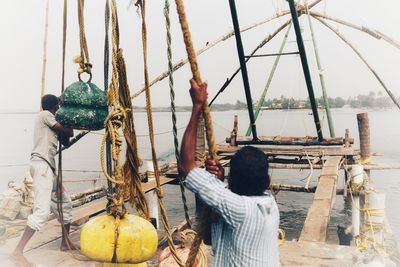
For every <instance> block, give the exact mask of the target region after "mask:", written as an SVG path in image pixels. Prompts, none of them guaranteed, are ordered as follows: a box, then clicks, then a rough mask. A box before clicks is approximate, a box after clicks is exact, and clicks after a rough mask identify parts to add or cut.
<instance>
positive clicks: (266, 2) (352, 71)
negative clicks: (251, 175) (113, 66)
mask: <svg viewBox="0 0 400 267" xmlns="http://www.w3.org/2000/svg"><path fill="white" fill-rule="evenodd" d="M185 2H186V11H187V15H188V19H189V25H190V28H191V32H192V37H193V41H194V46H195V48H196V49H199V48H201V47H203V46H204V45H205V44H206V43H207V42H208V41H212V40H214V39H216V38H218V37H220V36H221V35H223V34H225V33H226V32H227V31H229V30H230V29H232V26H231V25H232V20H231V17H230V12H229V4H228V1H227V0H225V1H215V0H214V1H212V0H203V1H185ZM308 2H311V0H308ZM45 3H46V1H45V0H13V1H4V0H2V8H1V9H0V25H1V26H0V36H1V42H0V58H1V63H0V92H1V98H0V110H2V109H13V110H14V109H29V110H37V109H38V106H39V99H40V83H41V66H42V59H43V36H44V19H45ZM62 4H63V1H62V0H51V1H50V17H49V36H48V38H49V39H48V52H47V55H48V64H47V76H46V93H53V94H59V92H60V79H61V42H62V39H61V37H62V36H61V35H62ZM68 4H69V6H68V11H69V12H68V20H69V24H68V37H67V38H68V40H67V65H66V84H70V83H72V82H75V81H76V80H77V76H76V68H77V66H76V65H75V64H73V63H72V58H73V57H74V56H75V55H77V54H78V53H79V38H78V25H77V7H76V1H69V2H68ZM118 4H119V15H120V30H121V47H122V48H123V49H124V52H125V53H124V54H125V58H126V61H127V68H128V76H129V77H128V78H129V83H130V88H131V91H132V92H136V91H137V90H138V89H139V88H140V87H141V85H142V83H143V80H144V79H143V68H142V65H143V60H142V56H141V55H142V54H141V53H142V49H141V48H142V46H141V40H140V25H141V24H140V23H141V21H140V16H139V15H138V13H137V11H136V7H134V6H131V7H130V8H128V6H129V0H119V1H118ZM163 6H164V1H154V0H153V1H147V22H148V43H149V49H148V53H149V73H150V78H151V79H152V78H154V77H156V76H158V75H159V74H160V73H161V72H162V71H164V70H165V69H166V67H167V59H166V41H165V39H166V38H165V35H166V33H165V22H164V16H163ZM287 8H288V4H287V2H286V1H284V0H251V1H244V0H241V1H237V9H238V13H239V19H240V25H241V27H244V26H247V25H250V24H252V23H254V22H256V21H258V20H261V19H262V18H265V17H267V16H269V15H272V14H273V13H275V12H276V10H277V9H280V10H284V9H287ZM315 10H317V11H320V12H326V13H327V14H329V15H332V16H335V17H339V18H342V19H344V20H348V21H350V22H353V23H355V24H359V25H365V26H368V27H370V28H373V29H377V30H379V31H382V32H384V33H386V34H387V35H389V36H390V37H392V38H393V39H395V40H400V30H399V28H398V27H399V25H400V17H399V16H398V10H400V2H399V1H396V0H387V1H376V0H375V1H372V0H352V1H350V0H330V1H329V0H326V1H323V2H322V3H320V4H319V5H318V6H316V7H315ZM85 11H86V17H85V19H86V24H85V27H86V34H87V39H88V46H89V50H90V56H91V59H92V63H93V65H94V68H93V76H94V77H93V81H94V82H95V83H97V84H98V85H99V86H100V87H103V45H104V41H103V40H104V0H87V1H86V7H85ZM171 18H172V35H173V57H174V61H177V60H179V59H181V58H183V57H185V56H186V55H185V53H186V52H185V50H184V46H183V41H182V37H181V32H180V26H179V24H178V22H177V15H176V10H175V5H174V1H171ZM286 20H287V17H283V18H281V19H277V20H274V21H273V22H271V23H268V24H265V25H262V26H260V27H258V28H256V29H253V30H251V31H248V32H246V33H244V34H243V35H242V38H243V44H244V47H245V53H246V54H247V53H249V52H250V51H251V50H253V49H254V47H255V46H256V45H257V44H258V43H259V42H260V41H261V40H262V39H263V38H264V37H265V36H267V35H268V34H269V33H271V32H273V31H274V30H275V29H276V28H277V27H278V26H279V25H280V24H282V23H284V22H285V21H286ZM300 23H301V25H302V28H303V29H304V31H303V37H304V39H305V40H306V42H305V43H306V47H307V51H308V58H309V62H310V68H311V70H312V71H313V74H312V76H313V82H314V87H315V91H316V95H317V96H319V95H321V93H320V92H321V89H320V85H319V80H318V74H317V72H316V64H315V58H314V54H313V51H312V46H311V45H312V43H311V42H310V41H307V40H311V39H310V33H309V30H308V28H309V26H308V21H307V18H306V16H302V17H301V19H300ZM331 24H332V25H335V27H336V28H338V29H339V30H340V31H341V32H342V33H343V34H344V35H346V37H348V39H350V40H351V41H352V42H353V43H354V44H355V45H356V47H357V48H358V49H359V50H360V51H361V52H362V53H363V54H364V55H365V57H366V58H367V60H369V61H370V63H371V65H372V66H373V67H374V68H375V69H376V71H377V72H378V73H379V74H380V75H381V76H382V78H383V80H384V81H385V83H386V84H387V86H388V87H389V88H390V89H391V90H392V91H393V93H394V94H396V95H397V96H398V95H400V79H399V76H398V72H399V67H400V51H399V50H398V49H396V48H394V47H392V46H391V45H389V44H387V43H385V42H384V41H383V40H376V39H374V38H371V37H369V36H367V35H366V34H364V33H360V32H358V31H355V30H352V29H348V28H345V27H344V26H339V25H337V24H334V23H331ZM313 25H314V29H315V32H316V37H317V42H318V45H319V50H320V55H321V61H322V64H323V66H324V69H325V78H326V82H327V90H328V94H329V95H330V96H333V97H335V96H343V97H348V96H354V95H357V94H364V93H368V92H369V91H371V90H373V91H376V92H378V91H382V92H383V89H382V88H381V87H380V85H379V83H378V82H377V81H376V79H375V78H374V77H373V76H372V75H371V73H370V72H369V70H368V69H367V68H366V67H365V65H363V63H362V62H361V61H360V60H359V59H358V57H357V56H356V55H355V54H354V53H353V52H352V51H351V50H350V49H349V48H348V47H347V46H346V45H345V44H344V43H343V42H342V41H341V40H339V39H338V38H337V37H336V36H335V35H334V34H333V33H331V32H330V31H329V30H327V29H326V28H324V26H322V25H321V24H320V23H319V22H317V21H315V20H313ZM283 35H284V31H282V32H281V33H280V34H279V35H278V36H276V38H275V39H273V40H272V41H271V42H270V43H269V44H267V45H265V46H264V48H263V49H261V50H260V51H259V54H264V53H276V52H277V50H278V47H279V45H280V43H281V40H282V38H283ZM294 41H295V35H294V32H293V30H292V32H291V34H290V36H289V43H288V44H287V46H286V49H285V51H287V52H289V51H295V50H296V49H297V46H296V43H295V42H294ZM273 61H274V58H272V57H268V58H254V59H252V60H250V61H249V64H248V71H249V77H250V86H251V89H252V96H253V99H258V98H259V96H260V94H261V92H262V89H263V88H264V85H265V82H266V80H267V76H268V73H269V71H270V69H271V66H272V63H273ZM199 64H200V71H201V73H202V77H203V79H204V80H207V81H208V84H209V95H210V96H211V97H212V96H213V95H214V94H215V93H216V92H217V91H218V89H219V88H220V86H221V85H222V84H223V83H224V81H225V80H226V78H228V77H229V76H230V75H231V74H232V73H233V72H234V71H235V69H236V68H237V67H238V66H239V61H238V58H237V53H236V45H235V40H234V38H231V39H228V40H227V41H225V42H223V43H221V44H220V45H218V46H217V47H215V48H213V49H211V50H209V51H207V52H206V53H204V54H203V55H201V56H200V57H199ZM190 77H191V74H190V70H189V68H188V66H186V67H184V68H182V69H180V70H179V71H177V72H176V73H175V85H176V88H175V90H176V91H177V97H176V101H177V104H178V105H188V104H189V103H190V100H189V95H188V93H187V89H188V80H189V79H190ZM282 94H284V95H286V96H293V97H294V98H304V97H306V87H305V84H304V78H303V74H302V69H301V64H300V60H299V57H298V56H286V57H282V59H281V64H280V65H279V67H278V69H277V73H276V75H275V77H274V80H273V82H272V85H271V88H270V91H269V93H268V95H267V98H269V97H279V96H280V95H282ZM237 99H240V100H242V101H244V99H245V97H244V92H243V86H242V80H241V76H240V75H238V76H237V78H236V79H235V81H234V82H233V83H232V84H231V86H230V87H229V88H228V89H227V90H226V92H225V93H223V94H222V95H221V96H220V98H219V100H218V101H217V103H226V102H235V101H236V100H237ZM152 102H153V105H154V106H168V105H169V88H168V83H167V82H166V81H163V82H161V83H158V84H157V85H156V86H154V87H153V88H152ZM134 105H144V96H143V95H142V96H140V97H138V98H136V99H135V100H134Z"/></svg>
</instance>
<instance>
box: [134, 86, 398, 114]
mask: <svg viewBox="0 0 400 267" xmlns="http://www.w3.org/2000/svg"><path fill="white" fill-rule="evenodd" d="M328 101H329V107H331V108H343V107H344V106H348V107H351V108H379V109H381V108H391V107H393V106H394V104H393V102H392V100H391V99H390V98H389V97H388V96H387V95H386V94H384V93H382V92H379V93H375V92H372V91H371V92H369V93H368V94H367V95H357V96H355V97H349V98H348V99H347V100H346V99H344V98H342V97H335V98H332V97H329V98H328ZM397 101H399V102H400V97H399V98H398V99H397ZM317 103H318V107H319V108H323V107H324V101H323V98H322V97H321V98H317ZM257 104H258V103H254V106H256V105H257ZM261 107H262V108H263V109H311V104H310V100H308V99H305V100H304V99H294V98H293V97H291V98H287V97H285V96H284V95H282V96H281V97H280V98H273V99H266V100H265V101H264V103H263V104H262V105H261ZM243 109H247V104H246V102H245V101H240V100H237V101H236V103H234V104H232V103H225V104H213V105H212V106H211V110H212V111H228V110H243ZM134 110H136V111H139V112H141V111H142V112H143V111H145V107H134ZM152 110H153V111H157V112H169V111H171V109H170V108H169V107H153V108H152ZM191 110H192V106H177V107H176V111H177V112H180V111H191Z"/></svg>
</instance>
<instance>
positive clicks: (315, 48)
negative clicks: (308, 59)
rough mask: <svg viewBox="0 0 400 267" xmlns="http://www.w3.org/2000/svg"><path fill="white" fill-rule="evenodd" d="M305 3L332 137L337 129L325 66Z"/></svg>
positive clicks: (305, 2) (305, 3)
mask: <svg viewBox="0 0 400 267" xmlns="http://www.w3.org/2000/svg"><path fill="white" fill-rule="evenodd" d="M304 5H305V7H306V12H307V19H308V25H309V26H310V31H311V39H312V42H313V47H314V54H315V59H316V61H317V67H318V74H319V81H320V83H321V89H322V97H323V98H324V106H325V112H326V117H327V118H328V126H329V134H330V136H331V137H335V129H334V127H333V121H332V115H331V110H330V108H329V100H328V94H327V93H326V86H325V77H324V72H323V68H322V64H321V59H320V58H319V52H318V46H317V40H316V38H315V34H314V28H313V25H312V22H311V16H310V9H309V8H308V4H307V0H304Z"/></svg>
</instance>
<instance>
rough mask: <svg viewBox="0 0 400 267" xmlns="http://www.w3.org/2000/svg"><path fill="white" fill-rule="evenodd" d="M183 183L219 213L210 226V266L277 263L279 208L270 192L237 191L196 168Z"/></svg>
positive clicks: (264, 266) (258, 266)
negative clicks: (218, 217)
mask: <svg viewBox="0 0 400 267" xmlns="http://www.w3.org/2000/svg"><path fill="white" fill-rule="evenodd" d="M185 184H186V187H187V188H188V189H190V190H191V191H193V192H194V193H196V194H198V196H199V197H200V198H201V199H202V200H203V201H204V202H205V203H206V204H207V205H208V206H210V207H211V208H212V209H213V210H214V211H216V212H217V213H218V214H219V215H220V216H221V217H220V219H219V222H218V223H213V224H212V228H211V242H212V248H213V252H214V259H213V266H217V267H223V266H240V267H275V266H279V251H278V227H279V210H278V206H277V204H276V202H275V199H274V198H273V197H272V196H271V195H269V194H265V195H263V196H251V197H249V196H240V195H237V194H235V193H233V192H232V191H230V190H229V189H227V188H225V184H224V183H223V182H221V181H220V180H218V179H217V178H216V177H215V176H214V175H213V174H210V173H209V172H207V171H206V170H204V169H199V168H196V169H193V170H192V171H190V173H189V174H188V176H187V177H186V180H185Z"/></svg>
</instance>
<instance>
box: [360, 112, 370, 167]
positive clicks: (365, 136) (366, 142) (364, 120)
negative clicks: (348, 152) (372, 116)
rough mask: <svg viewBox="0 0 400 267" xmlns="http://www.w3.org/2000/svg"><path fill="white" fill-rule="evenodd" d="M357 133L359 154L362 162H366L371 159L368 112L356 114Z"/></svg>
mask: <svg viewBox="0 0 400 267" xmlns="http://www.w3.org/2000/svg"><path fill="white" fill-rule="evenodd" d="M357 124H358V134H359V137H360V151H361V153H360V156H361V162H362V164H368V163H369V162H370V160H371V135H370V128H369V119H368V113H359V114H357Z"/></svg>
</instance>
